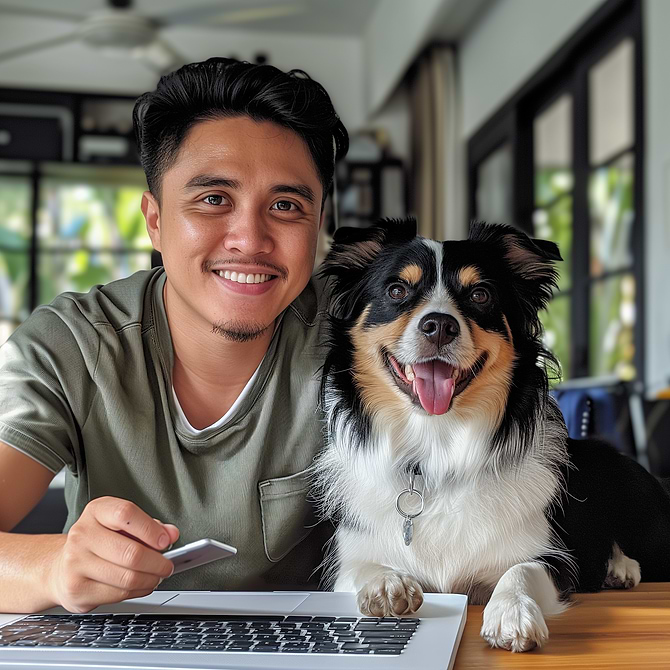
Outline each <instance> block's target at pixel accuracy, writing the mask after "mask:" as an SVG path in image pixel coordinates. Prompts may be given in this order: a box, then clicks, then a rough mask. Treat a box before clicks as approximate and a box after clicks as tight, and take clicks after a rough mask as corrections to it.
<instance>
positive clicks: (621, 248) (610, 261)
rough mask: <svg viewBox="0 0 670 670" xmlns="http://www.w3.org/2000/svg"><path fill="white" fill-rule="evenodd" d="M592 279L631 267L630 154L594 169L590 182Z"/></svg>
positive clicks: (631, 160) (631, 200)
mask: <svg viewBox="0 0 670 670" xmlns="http://www.w3.org/2000/svg"><path fill="white" fill-rule="evenodd" d="M589 209H590V214H591V244H590V246H591V261H590V274H591V276H592V277H598V276H599V275H601V274H603V273H605V272H609V271H612V270H620V269H624V268H627V267H630V266H631V265H632V264H633V250H632V232H633V220H634V210H633V155H632V154H624V156H622V157H621V158H620V159H619V160H617V161H616V162H615V163H611V164H610V165H608V166H606V167H602V168H598V169H597V170H594V171H593V173H592V174H591V178H590V181H589Z"/></svg>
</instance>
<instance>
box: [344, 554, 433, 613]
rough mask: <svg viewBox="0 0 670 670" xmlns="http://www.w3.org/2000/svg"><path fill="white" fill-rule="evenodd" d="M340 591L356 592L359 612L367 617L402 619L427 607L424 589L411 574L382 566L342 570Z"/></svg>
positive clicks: (367, 565) (358, 564) (367, 564)
mask: <svg viewBox="0 0 670 670" xmlns="http://www.w3.org/2000/svg"><path fill="white" fill-rule="evenodd" d="M335 590H336V591H354V592H355V593H356V594H357V602H358V609H360V611H361V612H362V613H363V614H366V615H367V616H400V615H401V614H412V613H414V612H416V611H417V610H418V609H419V607H421V604H422V603H423V589H422V588H421V585H420V584H419V583H418V582H417V581H416V580H415V579H414V578H412V577H410V576H409V575H408V574H405V573H403V572H399V571H398V570H394V569H393V568H390V567H389V566H387V565H380V564H379V563H368V562H361V563H356V564H350V565H348V566H344V565H343V566H341V569H340V573H339V575H338V578H337V582H336V583H335Z"/></svg>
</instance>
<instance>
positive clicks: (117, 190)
mask: <svg viewBox="0 0 670 670" xmlns="http://www.w3.org/2000/svg"><path fill="white" fill-rule="evenodd" d="M143 190H144V189H143V188H142V187H141V186H127V185H116V184H95V183H93V184H87V183H77V182H70V181H59V180H52V179H47V180H45V181H44V183H43V186H42V192H41V193H40V209H39V216H38V229H37V234H38V238H39V241H40V245H41V246H42V248H58V249H63V248H70V249H77V248H80V247H87V248H91V249H101V248H106V249H151V241H150V239H149V235H148V234H147V231H146V226H145V223H144V217H143V216H142V212H141V210H140V203H141V200H142V193H143Z"/></svg>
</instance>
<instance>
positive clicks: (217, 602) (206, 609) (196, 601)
mask: <svg viewBox="0 0 670 670" xmlns="http://www.w3.org/2000/svg"><path fill="white" fill-rule="evenodd" d="M309 595H310V594H309V593H286V594H279V593H272V594H268V593H237V592H228V593H221V592H219V593H180V594H179V595H177V596H175V597H174V598H172V599H171V600H169V601H168V602H166V603H165V604H163V606H162V607H161V608H160V613H161V614H168V613H170V612H180V613H181V614H207V613H217V612H218V613H220V612H225V613H226V614H260V613H263V614H290V613H291V612H293V610H294V609H296V608H297V607H299V606H300V605H301V604H302V603H303V602H304V601H305V600H307V598H309Z"/></svg>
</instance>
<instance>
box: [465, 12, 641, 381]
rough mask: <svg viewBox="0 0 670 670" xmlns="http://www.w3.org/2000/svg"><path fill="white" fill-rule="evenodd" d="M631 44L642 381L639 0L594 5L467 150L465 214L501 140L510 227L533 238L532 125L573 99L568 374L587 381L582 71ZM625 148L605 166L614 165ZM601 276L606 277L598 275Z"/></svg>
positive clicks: (473, 214)
mask: <svg viewBox="0 0 670 670" xmlns="http://www.w3.org/2000/svg"><path fill="white" fill-rule="evenodd" d="M625 38H630V39H631V40H632V42H633V54H634V66H633V67H634V70H633V79H634V82H633V86H634V88H633V98H634V100H633V113H634V126H633V152H634V156H635V160H634V168H633V169H634V172H633V202H634V221H633V230H632V252H633V265H632V268H633V276H634V278H635V310H636V318H635V325H634V338H635V354H634V365H635V369H636V380H637V381H639V382H641V383H643V382H644V375H645V368H644V364H645V357H644V313H645V310H644V291H645V281H644V69H643V40H642V2H641V0H608V1H607V2H605V3H604V4H603V5H601V6H600V7H599V8H598V9H597V10H596V11H595V12H594V13H593V15H591V16H590V17H589V18H588V19H587V20H586V21H585V22H584V23H583V24H582V25H581V26H580V27H579V28H578V29H577V30H576V31H575V32H574V33H573V35H572V36H571V37H570V38H569V39H568V40H567V41H566V42H565V43H564V44H563V46H561V47H560V48H559V49H558V50H557V51H556V52H555V53H554V54H553V55H552V56H551V57H550V58H549V59H548V60H547V61H546V62H545V63H544V64H543V65H542V66H541V67H540V68H539V69H538V70H537V72H536V73H535V74H534V75H533V76H531V77H530V79H529V80H528V81H527V82H526V83H525V84H524V85H522V86H521V88H520V89H519V90H518V91H517V92H516V93H515V94H514V95H512V96H511V97H510V99H508V100H507V101H506V102H505V103H504V104H503V105H502V106H501V107H500V108H499V109H498V110H497V111H496V112H495V113H494V114H493V115H492V116H491V117H490V119H489V120H488V121H486V122H485V123H484V124H483V125H482V126H481V127H480V128H479V129H478V130H477V131H476V132H475V133H474V134H473V136H472V137H471V139H470V140H469V141H468V145H467V157H468V158H467V177H468V213H469V218H470V220H477V202H476V194H477V175H478V168H479V166H480V164H481V163H482V161H484V160H485V159H486V158H488V157H489V156H490V155H491V154H492V153H493V152H494V151H496V150H497V149H498V148H500V147H501V146H503V145H504V144H506V143H510V145H511V148H512V166H513V167H512V170H513V174H512V180H511V181H512V194H511V196H512V212H513V216H514V224H515V225H517V226H518V227H519V228H521V229H522V230H524V231H525V232H527V233H529V234H531V235H532V234H533V212H534V210H535V209H536V207H535V189H534V157H533V121H534V119H535V118H536V116H537V115H538V114H539V113H541V112H542V111H543V110H544V109H546V108H548V107H549V106H550V105H551V104H552V103H553V102H555V101H556V99H558V97H560V96H561V95H562V94H564V93H566V92H567V93H569V94H570V95H571V97H572V102H573V114H572V124H573V140H572V149H573V165H574V187H573V191H572V197H573V212H572V214H573V219H572V220H573V256H572V260H573V273H572V288H571V294H572V300H571V334H572V337H571V369H570V377H571V378H579V377H588V376H589V358H588V352H589V326H590V321H589V299H590V298H589V295H590V294H589V291H588V290H587V289H588V287H589V286H590V285H591V284H592V283H593V281H594V280H593V279H592V278H591V277H590V276H589V260H590V258H589V240H590V237H589V236H590V230H589V226H590V216H589V203H588V190H587V189H588V177H589V174H590V173H591V172H592V170H593V169H594V167H596V166H595V165H594V166H592V165H590V164H589V162H588V148H589V134H588V119H589V116H588V111H589V110H588V87H587V77H588V71H589V69H590V68H591V66H592V65H594V64H595V63H596V62H598V61H599V60H600V59H601V58H602V57H603V56H605V55H606V54H607V53H608V52H609V51H611V50H612V49H613V48H614V47H615V46H617V44H619V43H620V42H621V41H622V40H623V39H625ZM629 151H630V149H626V150H625V151H622V152H621V153H619V154H617V155H616V156H613V157H610V158H608V159H607V161H605V162H604V164H610V163H612V162H615V161H616V159H617V158H619V157H620V156H621V154H622V153H628V152H629ZM605 276H607V275H605Z"/></svg>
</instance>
